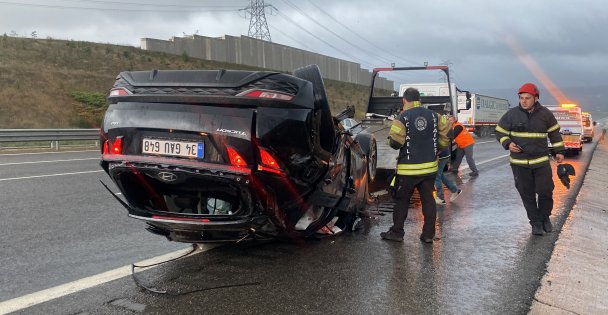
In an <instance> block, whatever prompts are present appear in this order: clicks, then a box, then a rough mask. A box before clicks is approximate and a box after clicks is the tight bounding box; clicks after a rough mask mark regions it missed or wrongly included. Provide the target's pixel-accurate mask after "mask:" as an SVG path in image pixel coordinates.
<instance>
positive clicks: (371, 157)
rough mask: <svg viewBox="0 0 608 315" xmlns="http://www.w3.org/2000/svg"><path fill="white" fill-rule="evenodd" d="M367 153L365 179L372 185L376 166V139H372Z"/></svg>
mask: <svg viewBox="0 0 608 315" xmlns="http://www.w3.org/2000/svg"><path fill="white" fill-rule="evenodd" d="M369 146H370V148H369V151H368V152H367V175H368V176H367V179H368V182H370V183H372V182H374V181H375V180H376V167H377V166H378V147H377V146H376V139H372V141H371V143H370V145H369Z"/></svg>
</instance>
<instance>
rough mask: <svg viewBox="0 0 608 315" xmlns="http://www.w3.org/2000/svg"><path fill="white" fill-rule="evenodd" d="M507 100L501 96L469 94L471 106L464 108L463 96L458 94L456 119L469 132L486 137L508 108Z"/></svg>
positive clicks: (492, 131) (491, 132)
mask: <svg viewBox="0 0 608 315" xmlns="http://www.w3.org/2000/svg"><path fill="white" fill-rule="evenodd" d="M510 106H511V104H509V101H508V100H506V99H502V98H497V97H492V96H486V95H481V94H477V93H472V94H471V107H470V109H466V105H465V98H464V96H462V95H459V96H458V108H459V109H460V111H459V112H458V121H459V122H460V123H461V124H463V125H464V126H465V127H466V128H467V129H468V130H469V132H473V133H475V135H476V136H478V137H486V136H489V135H490V134H493V133H494V129H496V125H497V124H498V121H499V120H500V117H502V115H504V114H505V113H506V112H507V110H509V107H510Z"/></svg>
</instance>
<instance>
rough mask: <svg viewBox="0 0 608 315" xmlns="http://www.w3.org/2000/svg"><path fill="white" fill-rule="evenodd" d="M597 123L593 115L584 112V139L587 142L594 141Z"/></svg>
mask: <svg viewBox="0 0 608 315" xmlns="http://www.w3.org/2000/svg"><path fill="white" fill-rule="evenodd" d="M595 125H596V122H595V121H593V118H592V117H591V114H589V113H587V112H583V139H584V140H585V141H586V142H591V141H593V129H594V126H595Z"/></svg>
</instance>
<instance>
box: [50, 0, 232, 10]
mask: <svg viewBox="0 0 608 315" xmlns="http://www.w3.org/2000/svg"><path fill="white" fill-rule="evenodd" d="M61 1H69V2H89V3H91V2H92V3H107V4H119V5H141V6H146V7H173V8H175V7H177V8H233V9H235V10H237V9H239V8H241V6H239V5H232V6H227V5H183V4H152V3H141V2H124V1H107V0H61Z"/></svg>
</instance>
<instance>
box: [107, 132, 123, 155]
mask: <svg viewBox="0 0 608 315" xmlns="http://www.w3.org/2000/svg"><path fill="white" fill-rule="evenodd" d="M103 154H122V136H118V137H116V139H114V142H110V140H106V141H105V142H104V143H103Z"/></svg>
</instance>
